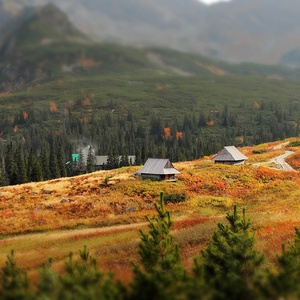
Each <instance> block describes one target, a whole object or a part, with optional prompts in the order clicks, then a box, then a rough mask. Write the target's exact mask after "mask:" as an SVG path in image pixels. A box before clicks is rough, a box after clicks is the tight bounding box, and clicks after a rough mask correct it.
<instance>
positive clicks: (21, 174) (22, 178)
mask: <svg viewBox="0 0 300 300" xmlns="http://www.w3.org/2000/svg"><path fill="white" fill-rule="evenodd" d="M14 159H15V162H16V166H17V183H18V184H22V183H25V182H28V178H27V170H26V164H25V158H24V151H23V148H22V147H21V146H20V147H19V148H18V149H17V151H16V152H15V158H14Z"/></svg>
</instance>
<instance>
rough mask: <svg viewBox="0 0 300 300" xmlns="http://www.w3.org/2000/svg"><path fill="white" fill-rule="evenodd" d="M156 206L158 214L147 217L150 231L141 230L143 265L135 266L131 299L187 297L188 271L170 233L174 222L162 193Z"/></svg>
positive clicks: (140, 253)
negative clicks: (166, 207)
mask: <svg viewBox="0 0 300 300" xmlns="http://www.w3.org/2000/svg"><path fill="white" fill-rule="evenodd" d="M155 208H156V211H157V213H158V216H157V217H156V218H154V219H153V220H150V219H149V218H148V217H147V220H148V222H149V229H150V230H149V233H145V232H144V231H143V230H140V233H141V242H140V244H139V251H138V253H139V255H140V260H141V266H139V265H134V270H133V271H134V280H133V283H132V289H131V297H130V299H139V300H144V299H160V300H164V299H165V300H172V299H184V295H185V294H186V283H187V274H186V271H185V269H184V268H183V266H182V263H181V256H180V251H179V248H178V245H177V243H176V242H175V241H174V239H173V236H172V235H171V232H170V230H171V226H172V221H171V217H170V212H169V211H168V210H166V209H165V205H164V199H163V193H161V195H160V202H159V204H157V203H155Z"/></svg>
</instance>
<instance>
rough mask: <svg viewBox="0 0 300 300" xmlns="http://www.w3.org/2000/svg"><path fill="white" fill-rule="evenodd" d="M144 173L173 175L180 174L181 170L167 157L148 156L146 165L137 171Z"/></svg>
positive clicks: (138, 173)
mask: <svg viewBox="0 0 300 300" xmlns="http://www.w3.org/2000/svg"><path fill="white" fill-rule="evenodd" d="M142 174H155V175H173V174H180V172H179V171H178V170H176V169H175V168H174V166H173V165H172V163H171V162H170V160H169V159H167V158H164V159H162V158H148V159H147V161H146V162H145V164H144V166H143V167H142V168H141V169H140V170H139V171H137V172H136V173H135V175H142Z"/></svg>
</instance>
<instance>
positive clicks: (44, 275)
mask: <svg viewBox="0 0 300 300" xmlns="http://www.w3.org/2000/svg"><path fill="white" fill-rule="evenodd" d="M57 283H58V275H57V274H56V273H55V272H54V271H53V270H52V258H49V259H48V261H47V263H45V264H43V266H42V268H41V270H40V271H39V281H38V283H37V298H38V299H57V294H58V286H57Z"/></svg>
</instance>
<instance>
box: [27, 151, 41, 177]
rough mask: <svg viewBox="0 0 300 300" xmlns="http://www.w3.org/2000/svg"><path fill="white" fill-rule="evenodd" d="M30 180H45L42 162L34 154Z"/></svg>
mask: <svg viewBox="0 0 300 300" xmlns="http://www.w3.org/2000/svg"><path fill="white" fill-rule="evenodd" d="M30 180H31V181H34V182H38V181H43V180H44V177H43V170H42V166H41V162H40V160H39V159H38V158H37V157H36V156H35V155H34V154H33V155H32V157H31V168H30Z"/></svg>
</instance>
